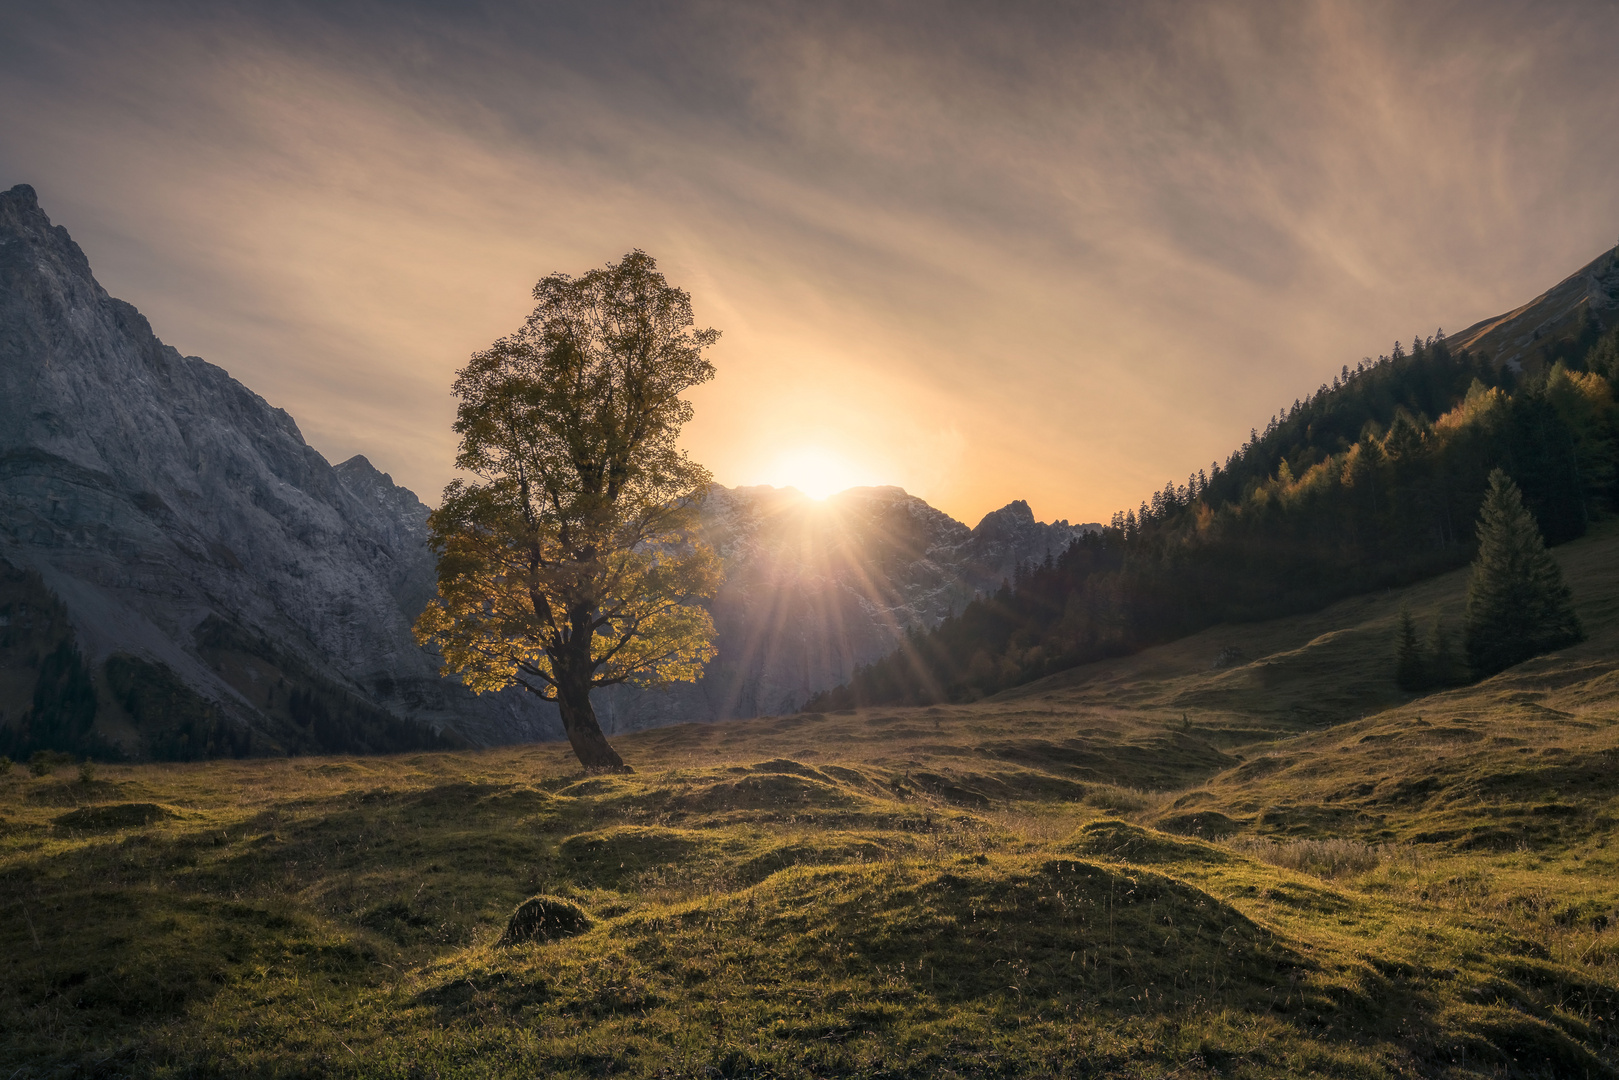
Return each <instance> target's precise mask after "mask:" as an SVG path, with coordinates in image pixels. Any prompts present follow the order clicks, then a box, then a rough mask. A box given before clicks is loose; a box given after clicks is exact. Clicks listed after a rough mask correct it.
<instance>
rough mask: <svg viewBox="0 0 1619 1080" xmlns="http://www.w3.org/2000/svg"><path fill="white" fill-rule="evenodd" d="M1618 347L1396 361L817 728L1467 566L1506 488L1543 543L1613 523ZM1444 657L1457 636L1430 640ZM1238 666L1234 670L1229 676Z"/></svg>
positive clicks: (864, 676)
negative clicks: (1479, 526) (1513, 361)
mask: <svg viewBox="0 0 1619 1080" xmlns="http://www.w3.org/2000/svg"><path fill="white" fill-rule="evenodd" d="M1616 381H1619V328H1615V329H1614V330H1610V331H1608V332H1607V333H1605V334H1604V333H1603V332H1602V331H1601V329H1600V327H1598V326H1597V324H1596V323H1595V322H1594V321H1591V322H1587V324H1586V325H1585V327H1584V329H1583V331H1582V332H1581V333H1580V334H1579V335H1577V336H1575V337H1569V338H1564V339H1561V340H1558V341H1554V342H1548V343H1547V344H1546V346H1545V347H1544V348H1543V349H1542V350H1541V351H1540V353H1539V354H1538V355H1537V356H1536V357H1534V358H1533V359H1532V360H1531V361H1530V362H1528V363H1526V364H1524V365H1523V369H1522V370H1521V371H1514V370H1512V369H1510V368H1507V367H1504V366H1503V367H1497V366H1495V365H1494V364H1492V363H1489V362H1487V361H1485V360H1483V359H1481V358H1478V357H1475V356H1473V355H1470V354H1469V353H1467V352H1465V351H1456V352H1453V351H1452V350H1451V349H1450V347H1449V346H1448V345H1447V343H1446V341H1445V338H1444V335H1443V333H1439V334H1436V335H1434V336H1433V337H1430V338H1427V339H1421V338H1419V339H1417V340H1415V341H1413V343H1412V347H1411V348H1410V350H1409V351H1407V350H1406V349H1405V348H1403V347H1402V346H1401V344H1400V343H1399V342H1396V343H1395V345H1394V348H1393V350H1392V352H1390V354H1389V355H1387V356H1381V357H1379V358H1378V359H1377V360H1375V361H1373V360H1370V359H1367V360H1365V361H1363V362H1362V363H1361V364H1360V365H1359V366H1357V367H1356V368H1354V369H1350V368H1349V367H1347V366H1346V367H1344V368H1343V370H1342V371H1341V372H1340V373H1339V374H1338V375H1337V376H1336V377H1335V378H1334V379H1333V381H1332V383H1331V385H1323V386H1321V388H1320V389H1319V390H1318V391H1316V393H1314V394H1312V395H1311V396H1310V397H1309V398H1308V399H1307V400H1304V401H1295V402H1293V404H1292V405H1291V406H1289V407H1287V408H1285V409H1283V410H1282V411H1281V412H1279V413H1278V414H1277V415H1276V416H1275V417H1274V418H1273V419H1272V420H1271V421H1270V423H1269V424H1268V425H1267V426H1266V428H1265V430H1264V431H1258V430H1255V431H1253V432H1252V434H1251V437H1250V438H1249V439H1248V441H1247V442H1245V443H1244V444H1243V445H1242V446H1241V447H1240V448H1238V449H1237V451H1236V452H1235V453H1233V454H1232V455H1231V456H1230V457H1229V458H1228V459H1227V460H1226V462H1225V463H1224V465H1221V464H1219V463H1213V464H1212V465H1211V467H1210V468H1209V469H1208V470H1199V471H1198V472H1197V473H1195V474H1194V475H1192V476H1190V477H1188V478H1187V479H1186V480H1185V482H1183V483H1179V484H1176V483H1169V484H1166V485H1165V486H1164V488H1163V490H1161V491H1158V492H1155V493H1154V494H1153V495H1152V497H1151V499H1149V500H1146V501H1144V502H1142V504H1141V505H1140V506H1139V507H1138V508H1136V509H1133V510H1128V511H1123V512H1120V513H1117V514H1114V515H1113V519H1112V521H1111V523H1110V524H1109V526H1108V527H1107V528H1105V529H1103V530H1102V531H1101V532H1100V533H1090V534H1087V535H1086V536H1084V537H1083V538H1081V539H1080V540H1078V541H1076V542H1075V543H1074V544H1072V545H1071V546H1070V547H1069V548H1068V550H1066V551H1064V552H1063V553H1062V554H1061V555H1059V556H1057V557H1055V558H1048V559H1047V560H1046V561H1045V562H1044V563H1040V564H1033V565H1029V566H1026V567H1024V568H1022V569H1021V570H1020V571H1019V572H1018V574H1017V575H1016V578H1015V580H1012V581H1008V582H1005V583H1003V585H1002V587H1001V588H1000V589H999V590H998V591H997V592H996V593H995V594H993V595H991V596H981V597H979V598H977V599H975V600H974V601H973V602H971V603H970V604H968V605H967V607H966V609H965V610H963V611H962V612H960V613H959V614H955V615H952V616H951V617H949V618H947V619H945V620H944V622H943V623H941V624H940V625H939V626H938V627H936V628H935V629H934V630H932V631H930V632H921V631H918V630H914V629H913V630H912V631H911V632H909V633H908V634H907V636H906V640H905V642H904V643H903V645H902V646H901V648H899V649H898V650H896V651H895V652H894V653H892V654H890V655H889V656H887V657H885V658H883V659H881V660H879V661H877V662H875V663H872V664H869V665H866V666H864V667H862V668H860V669H859V670H857V671H856V673H855V675H854V677H853V678H852V679H851V680H850V682H849V683H848V684H847V685H845V686H840V687H838V688H837V689H836V690H833V691H830V692H828V693H822V694H819V695H817V696H816V697H815V698H814V699H812V700H811V701H810V703H809V704H808V706H807V707H808V708H810V709H828V708H834V709H835V708H848V707H851V706H855V705H863V704H876V703H906V702H911V703H915V702H927V701H941V700H955V701H963V700H973V699H975V698H977V697H980V696H982V695H984V694H989V693H993V692H995V691H998V690H1002V689H1005V688H1007V687H1011V686H1015V685H1017V684H1019V683H1024V682H1028V681H1030V680H1032V679H1036V678H1039V677H1041V676H1043V675H1048V674H1051V673H1053V672H1056V671H1060V670H1063V669H1065V668H1069V667H1073V666H1075V665H1078V664H1083V663H1087V662H1090V661H1093V660H1099V659H1103V658H1106V657H1109V656H1117V655H1122V654H1126V653H1129V652H1133V651H1135V650H1137V649H1141V648H1144V647H1146V646H1148V645H1152V644H1156V643H1159V642H1164V641H1169V640H1172V639H1175V638H1178V637H1181V636H1184V635H1186V634H1190V633H1193V632H1196V631H1197V630H1200V629H1203V628H1205V627H1208V626H1211V625H1213V624H1215V623H1219V622H1245V621H1252V620H1258V619H1268V618H1273V617H1276V616H1280V615H1286V614H1292V613H1297V612H1302V611H1309V610H1314V609H1316V608H1319V607H1321V606H1323V605H1325V604H1327V603H1330V602H1332V601H1334V600H1337V599H1340V598H1342V597H1344V596H1348V595H1352V594H1355V593H1362V592H1367V591H1370V590H1374V589H1380V588H1386V587H1392V586H1395V585H1400V584H1405V583H1408V582H1411V581H1415V580H1418V579H1421V578H1425V577H1428V576H1431V575H1433V574H1436V573H1440V572H1443V571H1446V570H1450V569H1454V568H1455V567H1457V566H1460V565H1463V564H1465V563H1466V562H1468V561H1469V560H1470V559H1471V558H1472V557H1473V555H1474V553H1475V551H1476V546H1477V541H1476V535H1475V528H1476V522H1477V520H1478V516H1479V508H1480V506H1481V504H1482V503H1483V501H1484V496H1485V493H1486V490H1487V489H1488V486H1489V476H1490V473H1491V471H1492V470H1493V469H1496V468H1500V469H1502V470H1503V471H1504V472H1505V473H1506V474H1507V475H1508V476H1510V477H1511V478H1512V479H1513V480H1514V481H1515V482H1516V484H1517V486H1518V488H1519V489H1520V490H1521V491H1522V493H1523V501H1524V504H1525V505H1526V506H1527V507H1528V509H1529V510H1530V511H1531V512H1532V513H1533V515H1534V518H1535V521H1536V522H1537V524H1538V525H1539V527H1540V531H1541V533H1542V535H1543V536H1544V537H1545V540H1546V542H1547V543H1548V544H1559V543H1563V542H1565V541H1568V540H1572V539H1574V538H1575V537H1578V536H1580V535H1582V534H1583V533H1584V532H1585V531H1586V528H1587V527H1588V525H1589V524H1590V522H1591V521H1592V519H1593V518H1594V517H1595V516H1598V515H1600V514H1602V513H1605V512H1607V511H1609V510H1610V509H1612V508H1613V506H1614V503H1615V496H1616V493H1619V489H1616V483H1615V481H1616V476H1619V471H1616V467H1615V466H1616V463H1619V444H1616V441H1615V415H1614V384H1615V382H1616ZM1433 632H1434V633H1435V634H1436V635H1437V636H1438V637H1439V638H1440V639H1441V641H1443V639H1444V638H1445V637H1447V636H1448V635H1449V634H1450V633H1451V632H1452V631H1451V629H1450V628H1446V627H1437V628H1434V631H1433ZM1232 659H1236V658H1232Z"/></svg>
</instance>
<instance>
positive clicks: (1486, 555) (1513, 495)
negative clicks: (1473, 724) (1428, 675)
mask: <svg viewBox="0 0 1619 1080" xmlns="http://www.w3.org/2000/svg"><path fill="white" fill-rule="evenodd" d="M1584 638H1585V632H1584V630H1583V629H1582V628H1581V627H1580V620H1579V618H1578V616H1576V615H1575V614H1574V600H1573V596H1572V594H1570V592H1569V589H1568V585H1567V583H1565V582H1564V581H1563V572H1562V571H1561V570H1559V569H1558V567H1557V563H1555V562H1554V561H1552V557H1551V555H1550V554H1548V553H1547V551H1546V544H1545V541H1544V540H1542V538H1541V535H1540V528H1539V527H1538V526H1537V525H1536V524H1535V519H1534V518H1533V517H1532V516H1531V515H1530V513H1529V511H1528V510H1525V509H1524V506H1523V496H1522V495H1521V494H1520V493H1519V491H1518V485H1517V484H1514V483H1513V482H1512V480H1511V479H1510V478H1509V477H1508V476H1507V474H1506V473H1504V472H1502V471H1501V470H1500V469H1496V470H1495V471H1494V472H1492V473H1490V490H1489V493H1488V494H1487V495H1486V496H1485V497H1484V508H1483V509H1482V510H1481V511H1480V513H1479V523H1478V558H1476V559H1474V560H1473V577H1472V580H1471V582H1469V584H1468V587H1467V625H1466V628H1465V630H1464V632H1463V639H1464V644H1465V647H1466V649H1467V659H1468V662H1469V663H1470V664H1471V665H1472V667H1473V671H1474V673H1475V674H1477V675H1479V676H1481V677H1488V676H1490V675H1494V674H1495V673H1496V672H1498V671H1502V670H1505V669H1506V668H1509V667H1511V666H1512V665H1513V664H1518V663H1522V662H1523V661H1525V660H1527V659H1529V658H1530V657H1531V656H1538V655H1539V654H1541V653H1544V652H1549V651H1551V650H1552V649H1559V648H1562V647H1563V646H1565V645H1572V644H1574V643H1575V642H1577V641H1583V640H1584Z"/></svg>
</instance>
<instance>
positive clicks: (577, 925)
mask: <svg viewBox="0 0 1619 1080" xmlns="http://www.w3.org/2000/svg"><path fill="white" fill-rule="evenodd" d="M593 925H595V924H594V923H593V922H591V919H590V916H589V915H587V914H586V913H585V909H584V908H582V907H580V906H579V905H578V904H575V903H574V902H573V901H571V900H562V899H559V898H557V897H555V896H531V897H529V898H528V899H527V900H524V901H523V902H522V903H521V904H518V905H517V910H516V911H513V912H512V917H511V918H510V919H507V920H506V932H505V933H503V934H501V935H500V940H499V941H497V942H495V944H496V945H497V946H501V947H505V946H509V945H522V944H526V943H528V942H546V941H555V940H557V939H558V938H565V937H573V936H574V935H575V934H582V933H584V932H585V931H586V930H589V929H590V928H591V927H592V926H593Z"/></svg>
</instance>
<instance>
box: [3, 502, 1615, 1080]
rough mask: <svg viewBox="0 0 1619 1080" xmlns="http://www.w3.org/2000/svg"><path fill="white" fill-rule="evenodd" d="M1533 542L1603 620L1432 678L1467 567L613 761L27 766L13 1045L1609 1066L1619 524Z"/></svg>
mask: <svg viewBox="0 0 1619 1080" xmlns="http://www.w3.org/2000/svg"><path fill="white" fill-rule="evenodd" d="M1557 555H1558V558H1559V560H1560V561H1561V562H1562V564H1563V565H1564V568H1565V571H1566V572H1567V574H1568V575H1569V580H1570V583H1571V584H1572V586H1573V588H1574V590H1575V595H1576V598H1577V599H1578V600H1579V602H1580V611H1581V616H1582V618H1583V619H1584V620H1585V622H1586V627H1587V630H1588V632H1589V634H1590V640H1589V641H1587V642H1586V643H1585V644H1583V645H1580V646H1578V647H1575V648H1573V649H1570V650H1567V651H1565V652H1563V653H1560V654H1557V655H1554V656H1549V657H1544V658H1541V659H1538V660H1535V661H1532V662H1530V663H1528V664H1525V665H1522V666H1520V667H1518V668H1514V669H1512V670H1510V671H1508V672H1506V673H1505V674H1503V675H1501V676H1498V677H1497V678H1494V679H1491V680H1489V681H1487V682H1484V683H1482V684H1479V685H1477V686H1473V687H1468V688H1464V689H1457V690H1450V691H1446V692H1443V693H1437V694H1432V695H1428V696H1423V697H1412V696H1411V695H1408V694H1403V693H1401V692H1399V691H1398V690H1397V689H1396V688H1395V686H1394V682H1393V633H1394V626H1395V622H1396V619H1397V616H1398V613H1399V611H1400V610H1401V608H1402V607H1408V608H1409V609H1410V610H1411V611H1412V612H1413V613H1414V614H1415V615H1416V616H1417V618H1418V621H1419V623H1421V624H1422V625H1424V626H1425V627H1426V626H1427V625H1429V624H1431V623H1432V621H1433V620H1434V619H1435V618H1436V617H1439V616H1445V617H1448V618H1449V619H1450V620H1452V622H1453V624H1454V625H1455V626H1456V627H1457V628H1458V629H1459V625H1460V612H1461V606H1462V601H1463V594H1464V591H1465V585H1466V581H1465V575H1464V574H1463V573H1456V574H1451V575H1447V576H1445V577H1441V578H1437V579H1434V580H1432V581H1429V582H1426V583H1423V584H1421V585H1419V586H1416V587H1414V588H1411V589H1409V590H1405V591H1402V592H1391V593H1384V594H1378V595H1374V596H1367V597H1361V598H1357V599H1354V600H1350V601H1346V602H1343V603H1340V604H1337V605H1335V606H1333V607H1331V608H1329V609H1327V610H1325V611H1322V612H1318V613H1315V614H1312V615H1308V616H1302V617H1298V618H1291V619H1283V620H1277V621H1273V622H1269V623H1263V624H1254V625H1248V626H1226V627H1218V628H1215V629H1213V630H1210V631H1207V632H1205V633H1202V634H1198V635H1196V636H1194V637H1191V638H1187V639H1185V640H1182V641H1179V642H1176V643H1174V644H1171V645H1168V646H1164V647H1161V648H1156V649H1152V650H1149V651H1147V652H1144V653H1141V654H1139V655H1137V656H1133V657H1129V658H1126V659H1120V660H1113V661H1107V662H1104V663H1099V664H1093V665H1089V666H1087V667H1085V668H1081V669H1076V670H1074V671H1070V672H1065V673H1062V674H1060V675H1057V676H1053V677H1051V678H1049V679H1047V680H1044V681H1042V682H1040V683H1036V684H1031V685H1029V686H1025V687H1021V688H1018V689H1017V690H1015V691H1011V692H1008V693H1006V694H1002V695H999V696H997V697H995V698H990V699H986V700H984V701H980V702H977V703H974V704H971V705H952V706H935V707H929V708H915V709H875V710H867V711H862V712H858V713H846V714H828V715H819V714H806V715H797V716H789V717H780V718H764V719H759V720H754V721H747V722H736V723H728V724H721V725H713V726H706V727H704V726H682V727H675V728H665V729H660V730H656V731H650V732H644V733H640V734H636V735H630V736H622V737H619V738H617V739H615V745H616V746H617V747H618V748H619V749H620V752H621V753H622V754H623V755H624V757H625V759H626V760H627V761H629V762H630V763H631V764H632V765H633V766H634V768H635V769H636V770H637V771H636V773H635V775H633V776H623V777H606V778H586V777H584V776H583V775H582V774H581V773H580V771H579V770H578V768H577V766H576V765H575V764H574V762H573V761H572V758H571V757H570V755H569V753H568V751H567V748H566V747H565V746H550V745H547V746H528V747H516V748H504V749H500V750H489V751H478V752H465V753H425V754H415V755H402V756H395V757H386V758H355V759H335V758H295V759H277V760H245V761H215V762H208V763H201V764H189V765H128V766H112V765H102V766H96V767H95V768H94V769H93V770H90V771H86V772H82V773H81V771H80V770H79V769H78V768H77V767H75V766H63V767H59V768H58V769H57V770H56V771H55V772H54V773H52V774H50V775H44V776H34V775H31V774H30V772H29V770H28V769H27V768H25V767H22V766H18V767H15V768H13V769H11V770H10V772H9V773H7V774H5V775H4V776H0V910H3V911H4V917H3V918H0V954H3V961H0V962H3V964H4V968H3V973H4V977H3V979H0V1062H3V1063H4V1066H5V1068H4V1069H3V1070H0V1078H7V1077H9V1078H18V1080H20V1078H24V1077H46V1076H108V1077H111V1076H174V1077H180V1076H333V1077H337V1076H356V1077H358V1076H367V1077H401V1078H403V1077H443V1078H448V1077H459V1076H465V1077H474V1076H476V1077H483V1076H500V1077H505V1076H510V1077H532V1076H644V1077H683V1076H692V1077H697V1076H704V1077H718V1076H724V1077H750V1076H784V1077H810V1076H871V1077H899V1076H904V1077H913V1076H914V1077H934V1076H1047V1075H1050V1076H1069V1075H1072V1076H1128V1077H1136V1076H1140V1077H1158V1076H1161V1077H1171V1076H1173V1077H1197V1076H1222V1077H1257V1076H1324V1077H1357V1078H1358V1077H1364V1078H1374V1077H1403V1076H1445V1077H1506V1076H1557V1077H1565V1076H1566V1077H1584V1076H1591V1077H1598V1076H1610V1075H1614V1074H1615V1072H1616V1069H1615V1065H1616V1064H1619V877H1616V874H1615V870H1616V867H1615V856H1616V855H1619V846H1612V847H1611V846H1610V845H1609V837H1610V835H1611V833H1612V831H1613V825H1614V823H1615V821H1616V819H1619V782H1616V771H1615V764H1616V762H1619V698H1616V694H1619V574H1616V573H1615V570H1616V568H1619V529H1615V528H1613V527H1608V528H1606V529H1603V530H1598V531H1597V532H1595V533H1594V534H1593V535H1592V536H1591V537H1589V538H1587V539H1584V540H1581V541H1577V542H1575V543H1571V544H1569V545H1566V546H1565V547H1563V548H1561V549H1559V550H1558V552H1557ZM536 894H546V895H548V896H551V897H554V898H558V899H560V900H566V901H570V902H571V903H573V904H575V905H577V906H578V907H579V908H580V909H582V910H583V911H584V912H585V913H586V914H587V915H588V916H589V919H590V922H591V925H590V926H589V928H588V929H586V930H584V931H583V932H582V933H579V934H577V935H576V936H571V937H565V938H561V939H559V940H554V941H550V942H535V943H520V944H513V945H501V944H497V942H498V939H500V937H501V934H502V931H503V930H504V929H505V927H506V922H507V918H508V916H509V915H510V914H511V912H512V910H513V908H514V907H515V906H516V905H517V904H519V903H520V902H521V901H523V900H525V899H526V898H528V897H531V896H534V895H536Z"/></svg>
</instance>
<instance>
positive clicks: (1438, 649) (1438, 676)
mask: <svg viewBox="0 0 1619 1080" xmlns="http://www.w3.org/2000/svg"><path fill="white" fill-rule="evenodd" d="M1465 681H1466V678H1465V672H1464V671H1463V670H1462V662H1461V658H1460V657H1458V656H1457V655H1456V648H1455V642H1454V641H1453V640H1452V638H1451V632H1450V627H1448V626H1446V625H1445V620H1444V619H1442V618H1439V619H1435V620H1434V624H1433V632H1432V633H1431V634H1429V635H1428V684H1429V685H1430V686H1460V685H1461V684H1462V683H1463V682H1465Z"/></svg>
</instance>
